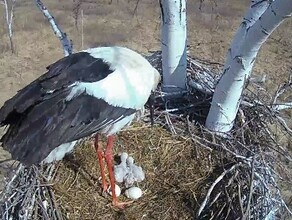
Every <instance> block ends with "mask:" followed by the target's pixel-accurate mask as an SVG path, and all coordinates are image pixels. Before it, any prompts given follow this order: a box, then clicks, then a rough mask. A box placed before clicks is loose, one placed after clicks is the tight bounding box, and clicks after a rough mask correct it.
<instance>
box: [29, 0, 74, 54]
mask: <svg viewBox="0 0 292 220" xmlns="http://www.w3.org/2000/svg"><path fill="white" fill-rule="evenodd" d="M35 3H36V5H37V6H38V8H39V9H40V10H41V12H42V13H43V14H44V16H45V17H46V18H47V19H48V21H49V23H50V24H51V27H52V29H53V31H54V33H55V35H56V36H57V37H58V38H59V39H60V41H61V44H62V46H63V49H64V55H65V56H68V55H69V54H71V53H72V52H73V45H72V42H71V41H70V40H69V39H68V37H67V35H66V33H65V32H62V31H61V29H60V28H59V26H58V25H57V23H56V21H55V19H54V17H53V16H52V15H51V14H50V12H49V10H48V9H47V8H46V7H45V6H44V4H43V3H42V1H41V0H35Z"/></svg>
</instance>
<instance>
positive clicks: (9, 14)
mask: <svg viewBox="0 0 292 220" xmlns="http://www.w3.org/2000/svg"><path fill="white" fill-rule="evenodd" d="M1 3H2V4H3V5H4V7H5V18H6V26H7V33H8V38H9V42H10V50H11V52H12V53H15V48H14V43H13V38H12V35H13V30H12V29H13V28H12V25H13V16H14V7H15V4H16V0H11V2H10V4H9V3H8V1H7V0H3V2H1Z"/></svg>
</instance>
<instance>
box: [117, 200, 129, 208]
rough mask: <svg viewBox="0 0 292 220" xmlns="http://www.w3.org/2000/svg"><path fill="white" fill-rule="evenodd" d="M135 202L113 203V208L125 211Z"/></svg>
mask: <svg viewBox="0 0 292 220" xmlns="http://www.w3.org/2000/svg"><path fill="white" fill-rule="evenodd" d="M132 203H133V201H127V202H119V201H117V200H116V201H113V206H114V207H115V208H119V209H124V208H125V206H127V205H130V204H132Z"/></svg>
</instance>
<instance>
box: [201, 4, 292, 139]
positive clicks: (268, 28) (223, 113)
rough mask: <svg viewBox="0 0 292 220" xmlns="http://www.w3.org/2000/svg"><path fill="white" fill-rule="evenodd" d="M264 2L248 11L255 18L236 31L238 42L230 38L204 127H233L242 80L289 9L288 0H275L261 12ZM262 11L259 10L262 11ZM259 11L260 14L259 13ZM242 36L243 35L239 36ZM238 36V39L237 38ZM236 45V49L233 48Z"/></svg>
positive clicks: (290, 9) (227, 129)
mask: <svg viewBox="0 0 292 220" xmlns="http://www.w3.org/2000/svg"><path fill="white" fill-rule="evenodd" d="M263 9H264V6H262V7H259V8H258V10H254V12H252V9H250V11H249V12H248V13H247V14H250V15H251V17H258V20H256V21H255V22H251V23H250V24H249V25H244V26H242V28H244V29H242V28H240V29H239V30H238V31H240V32H241V34H238V33H237V34H236V36H237V38H238V39H239V41H240V42H239V43H236V42H235V40H234V42H233V45H232V46H233V48H232V47H231V49H230V50H229V53H228V56H230V57H229V58H228V56H227V59H226V63H225V67H224V71H223V74H222V76H221V79H220V80H219V83H218V85H217V86H216V89H215V92H214V96H213V100H212V103H211V109H210V111H209V114H208V117H207V121H206V127H207V128H208V129H210V130H213V131H216V132H219V133H220V132H223V133H226V132H228V131H230V130H231V129H232V127H233V124H234V120H235V118H236V114H237V111H238V108H239V105H240V101H241V100H240V98H241V94H242V92H243V89H244V86H245V82H246V80H247V79H248V77H249V76H250V72H251V69H252V67H253V64H254V62H255V59H256V56H257V53H258V51H259V49H260V47H261V45H262V44H263V43H264V42H265V41H266V40H267V38H268V37H269V35H270V34H271V33H272V32H273V31H274V30H275V29H276V28H277V27H278V26H279V25H280V24H281V23H282V22H283V20H284V19H285V18H287V17H290V16H291V13H292V2H291V0H275V1H273V2H272V3H271V4H270V5H269V6H268V7H267V9H266V10H265V11H264V13H262V11H263ZM261 13H262V14H261ZM260 14H261V15H260ZM240 36H242V37H240ZM240 39H241V40H240ZM234 48H235V49H234Z"/></svg>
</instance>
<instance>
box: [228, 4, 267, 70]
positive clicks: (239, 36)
mask: <svg viewBox="0 0 292 220" xmlns="http://www.w3.org/2000/svg"><path fill="white" fill-rule="evenodd" d="M270 4H271V1H270V0H251V4H250V6H249V9H248V10H247V12H246V14H245V15H244V17H243V19H242V22H241V24H240V26H239V28H238V30H237V32H236V34H235V36H234V37H233V40H232V42H231V46H230V48H229V49H228V53H227V56H226V61H225V67H224V69H226V68H227V67H228V66H229V65H230V61H231V60H232V59H233V58H234V55H235V54H236V53H237V51H238V48H239V47H240V45H241V43H242V41H243V39H244V37H245V34H246V30H247V29H248V28H250V27H251V26H252V25H253V24H254V23H255V22H256V21H257V20H258V19H259V17H260V16H261V15H262V14H263V13H264V12H265V10H266V9H267V8H268V7H269V5H270Z"/></svg>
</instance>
